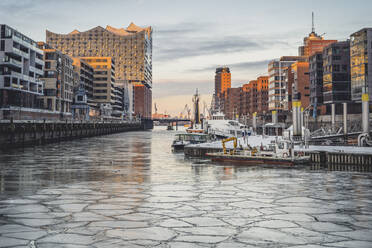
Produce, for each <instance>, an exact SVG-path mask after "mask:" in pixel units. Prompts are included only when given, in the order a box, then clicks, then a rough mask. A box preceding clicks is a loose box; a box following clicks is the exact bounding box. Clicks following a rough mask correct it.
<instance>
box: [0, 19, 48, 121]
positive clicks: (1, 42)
mask: <svg viewBox="0 0 372 248" xmlns="http://www.w3.org/2000/svg"><path fill="white" fill-rule="evenodd" d="M43 67H44V61H43V51H42V50H40V49H39V48H38V47H37V44H36V42H35V41H33V40H32V39H30V38H28V37H27V36H25V35H23V34H21V33H20V32H18V31H17V30H15V29H13V28H11V27H9V26H8V25H5V24H0V119H10V118H14V119H32V118H37V116H39V115H38V113H40V110H39V109H40V101H39V97H40V96H42V95H43V83H42V81H40V78H41V77H42V76H43Z"/></svg>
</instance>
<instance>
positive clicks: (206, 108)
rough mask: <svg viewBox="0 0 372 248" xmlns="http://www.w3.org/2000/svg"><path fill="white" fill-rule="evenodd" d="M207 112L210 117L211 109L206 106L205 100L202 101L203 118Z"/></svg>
mask: <svg viewBox="0 0 372 248" xmlns="http://www.w3.org/2000/svg"><path fill="white" fill-rule="evenodd" d="M207 114H208V116H209V118H210V117H211V109H210V108H208V104H207V103H206V102H205V101H203V118H204V119H207Z"/></svg>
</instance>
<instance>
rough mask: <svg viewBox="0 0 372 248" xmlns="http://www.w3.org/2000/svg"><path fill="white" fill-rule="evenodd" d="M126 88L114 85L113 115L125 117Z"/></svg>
mask: <svg viewBox="0 0 372 248" xmlns="http://www.w3.org/2000/svg"><path fill="white" fill-rule="evenodd" d="M123 98H124V88H122V87H118V86H115V87H114V97H113V99H114V103H113V105H112V116H114V117H120V118H121V117H123V114H124V99H123Z"/></svg>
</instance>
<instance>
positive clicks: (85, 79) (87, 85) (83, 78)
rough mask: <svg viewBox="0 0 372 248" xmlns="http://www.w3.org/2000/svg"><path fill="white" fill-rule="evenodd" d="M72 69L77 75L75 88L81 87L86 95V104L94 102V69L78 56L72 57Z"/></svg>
mask: <svg viewBox="0 0 372 248" xmlns="http://www.w3.org/2000/svg"><path fill="white" fill-rule="evenodd" d="M72 59H73V63H72V65H73V67H74V71H75V72H77V75H78V79H77V80H78V85H75V87H76V88H83V89H84V90H85V93H86V95H87V102H88V104H92V103H93V102H94V98H93V79H94V69H93V67H92V66H90V65H89V63H88V62H86V61H84V60H83V59H80V58H72Z"/></svg>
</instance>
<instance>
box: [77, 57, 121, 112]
mask: <svg viewBox="0 0 372 248" xmlns="http://www.w3.org/2000/svg"><path fill="white" fill-rule="evenodd" d="M80 59H81V60H83V61H85V62H86V63H88V64H89V65H90V66H91V67H92V68H93V101H94V102H95V103H97V104H98V105H99V106H101V108H102V107H104V108H106V107H107V108H111V110H112V108H113V105H114V104H115V92H114V91H115V61H114V59H112V58H111V57H80ZM110 115H111V114H110Z"/></svg>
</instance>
